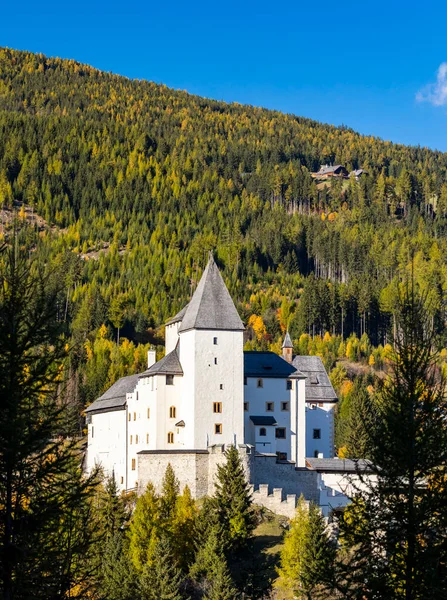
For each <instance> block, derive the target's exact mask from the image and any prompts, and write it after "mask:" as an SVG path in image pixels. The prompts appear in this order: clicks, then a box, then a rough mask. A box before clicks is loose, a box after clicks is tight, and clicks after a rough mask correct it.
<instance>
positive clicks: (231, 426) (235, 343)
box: [180, 330, 244, 449]
mask: <svg viewBox="0 0 447 600" xmlns="http://www.w3.org/2000/svg"><path fill="white" fill-rule="evenodd" d="M214 338H217V343H216V344H215V343H214ZM180 361H181V364H182V368H183V373H184V376H183V401H184V406H185V415H186V416H185V417H182V418H184V420H185V423H186V428H185V446H184V447H185V449H187V448H199V449H206V448H207V446H212V445H214V444H233V443H234V442H235V438H236V443H237V444H239V443H243V441H244V426H243V402H244V400H243V382H244V363H243V333H242V332H241V331H217V330H206V331H205V330H191V331H186V332H182V333H181V334H180ZM214 402H221V403H222V413H214V412H213V403H214ZM216 424H220V425H221V428H222V433H216V432H215V425H216Z"/></svg>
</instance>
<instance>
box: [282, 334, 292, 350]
mask: <svg viewBox="0 0 447 600" xmlns="http://www.w3.org/2000/svg"><path fill="white" fill-rule="evenodd" d="M282 347H283V348H293V344H292V340H291V339H290V335H289V332H287V333H286V337H285V338H284V341H283V343H282Z"/></svg>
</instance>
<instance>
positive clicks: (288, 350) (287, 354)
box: [282, 332, 293, 363]
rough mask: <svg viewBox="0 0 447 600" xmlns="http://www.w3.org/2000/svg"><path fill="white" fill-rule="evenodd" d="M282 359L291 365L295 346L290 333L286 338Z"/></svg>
mask: <svg viewBox="0 0 447 600" xmlns="http://www.w3.org/2000/svg"><path fill="white" fill-rule="evenodd" d="M282 357H283V359H284V360H286V361H287V362H288V363H291V362H292V360H293V344H292V340H291V339H290V335H289V332H287V333H286V337H285V338H284V342H283V344H282Z"/></svg>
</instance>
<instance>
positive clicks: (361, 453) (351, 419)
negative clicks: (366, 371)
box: [335, 377, 375, 458]
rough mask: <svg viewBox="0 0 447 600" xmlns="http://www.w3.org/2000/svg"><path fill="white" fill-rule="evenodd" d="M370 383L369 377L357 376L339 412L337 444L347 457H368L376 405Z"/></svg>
mask: <svg viewBox="0 0 447 600" xmlns="http://www.w3.org/2000/svg"><path fill="white" fill-rule="evenodd" d="M368 384H369V379H368V378H366V377H357V378H356V380H355V381H354V385H353V387H352V389H351V390H350V392H349V395H348V396H347V397H346V398H344V399H343V401H342V403H341V406H340V408H339V410H338V413H337V424H336V435H335V437H336V444H337V447H338V448H339V449H342V450H343V456H344V457H345V458H367V457H368V443H369V440H370V438H371V432H370V429H371V427H374V422H375V416H374V415H375V405H374V400H373V398H372V397H371V395H370V393H369V392H368V389H367V386H368Z"/></svg>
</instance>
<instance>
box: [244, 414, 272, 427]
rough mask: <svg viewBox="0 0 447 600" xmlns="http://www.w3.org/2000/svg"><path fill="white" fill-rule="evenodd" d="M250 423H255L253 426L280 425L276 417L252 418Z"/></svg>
mask: <svg viewBox="0 0 447 600" xmlns="http://www.w3.org/2000/svg"><path fill="white" fill-rule="evenodd" d="M250 421H251V422H252V423H253V425H278V423H277V421H276V419H275V417H268V416H263V415H261V416H259V417H257V416H250Z"/></svg>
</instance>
